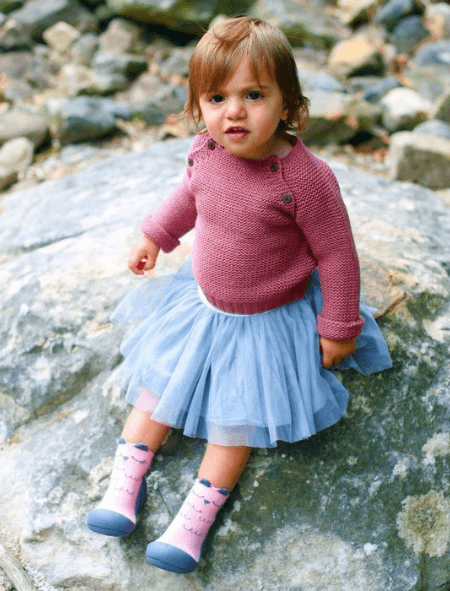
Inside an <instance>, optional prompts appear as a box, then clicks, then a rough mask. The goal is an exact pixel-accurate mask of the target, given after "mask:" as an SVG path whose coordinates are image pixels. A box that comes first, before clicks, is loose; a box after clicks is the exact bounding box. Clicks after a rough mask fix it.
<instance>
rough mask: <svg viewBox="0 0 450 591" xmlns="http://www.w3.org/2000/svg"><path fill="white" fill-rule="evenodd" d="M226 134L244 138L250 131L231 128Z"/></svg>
mask: <svg viewBox="0 0 450 591" xmlns="http://www.w3.org/2000/svg"><path fill="white" fill-rule="evenodd" d="M225 133H226V134H227V135H229V136H232V137H244V136H246V135H247V134H248V133H249V131H248V129H245V127H229V128H228V129H227V130H226V132H225Z"/></svg>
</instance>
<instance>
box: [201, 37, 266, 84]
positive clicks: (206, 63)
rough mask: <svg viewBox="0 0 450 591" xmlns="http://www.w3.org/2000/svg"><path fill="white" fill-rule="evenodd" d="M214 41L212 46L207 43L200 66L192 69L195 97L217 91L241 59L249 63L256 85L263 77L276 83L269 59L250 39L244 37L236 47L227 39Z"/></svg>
mask: <svg viewBox="0 0 450 591" xmlns="http://www.w3.org/2000/svg"><path fill="white" fill-rule="evenodd" d="M214 41H215V43H214V44H213V43H210V44H209V47H208V48H207V51H206V52H205V53H204V54H202V56H201V59H200V60H199V62H200V63H198V64H196V65H195V66H197V67H195V66H194V67H193V68H192V74H191V75H193V76H194V83H193V85H194V86H195V91H196V96H201V95H203V94H210V93H213V92H214V91H216V90H218V89H220V88H221V87H222V85H224V84H226V83H227V81H228V79H229V78H230V77H231V75H232V74H233V72H234V71H235V70H236V68H237V67H238V66H239V64H240V63H241V61H242V60H243V59H248V60H249V62H250V67H251V69H252V73H253V75H254V77H255V79H256V80H257V82H258V84H259V82H260V79H261V75H262V74H263V73H264V74H267V75H268V76H269V78H271V79H275V75H274V63H273V59H272V57H271V56H270V54H269V53H268V52H266V51H264V49H263V48H258V47H257V46H256V43H254V40H253V39H252V38H251V37H248V36H247V37H246V38H245V39H243V40H242V42H241V43H239V44H238V45H236V44H235V42H234V41H230V40H229V39H223V38H222V39H221V38H215V39H214ZM194 70H197V72H194ZM193 90H194V89H193Z"/></svg>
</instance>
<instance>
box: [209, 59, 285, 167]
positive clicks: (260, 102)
mask: <svg viewBox="0 0 450 591" xmlns="http://www.w3.org/2000/svg"><path fill="white" fill-rule="evenodd" d="M200 109H201V112H202V118H203V120H204V122H205V124H206V128H207V130H208V132H209V134H210V135H211V137H212V138H213V139H214V140H215V141H216V142H217V143H218V144H220V145H221V146H223V147H224V148H225V150H226V151H227V152H229V153H230V154H234V155H235V156H241V157H243V158H252V159H262V158H267V156H270V155H271V154H276V153H277V151H278V150H279V149H280V147H281V145H283V144H284V142H283V141H282V140H280V138H278V137H277V136H276V135H275V132H276V130H277V128H278V124H279V122H280V119H286V116H287V110H286V109H284V107H283V95H282V94H281V91H280V89H279V88H278V85H277V83H276V82H275V81H274V80H272V78H271V77H269V76H268V74H267V72H265V73H264V74H262V75H261V76H260V80H259V84H258V81H257V80H256V78H255V75H254V74H253V70H252V67H251V64H250V62H249V60H247V59H243V60H242V61H241V62H240V63H239V65H238V67H237V68H236V70H235V71H234V73H233V74H232V76H230V78H229V79H228V80H227V81H226V82H225V83H224V84H223V85H222V86H221V87H220V88H217V89H216V90H215V91H213V92H212V93H210V94H202V95H200Z"/></svg>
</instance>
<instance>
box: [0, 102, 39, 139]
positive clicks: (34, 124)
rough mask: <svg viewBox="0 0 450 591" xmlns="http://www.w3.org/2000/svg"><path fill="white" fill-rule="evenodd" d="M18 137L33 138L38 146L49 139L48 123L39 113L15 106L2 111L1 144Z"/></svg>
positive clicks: (0, 116)
mask: <svg viewBox="0 0 450 591" xmlns="http://www.w3.org/2000/svg"><path fill="white" fill-rule="evenodd" d="M18 137H26V138H28V139H29V140H31V141H32V142H33V144H34V146H35V147H36V148H38V147H39V146H41V145H42V144H43V143H44V142H45V141H46V140H47V139H48V125H47V122H46V121H45V119H44V117H43V116H42V115H40V114H39V113H32V112H30V111H26V110H24V109H20V108H13V109H11V110H10V111H7V112H6V113H0V146H1V145H2V144H4V143H5V142H7V141H9V140H12V139H14V138H18Z"/></svg>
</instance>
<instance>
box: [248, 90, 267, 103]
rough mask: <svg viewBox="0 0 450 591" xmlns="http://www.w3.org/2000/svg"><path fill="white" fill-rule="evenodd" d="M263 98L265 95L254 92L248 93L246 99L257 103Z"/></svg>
mask: <svg viewBox="0 0 450 591" xmlns="http://www.w3.org/2000/svg"><path fill="white" fill-rule="evenodd" d="M262 96H263V95H262V94H261V93H260V92H259V91H258V90H252V91H251V92H249V93H248V95H247V96H246V98H248V99H249V100H251V101H257V100H258V99H260V98H262Z"/></svg>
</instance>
